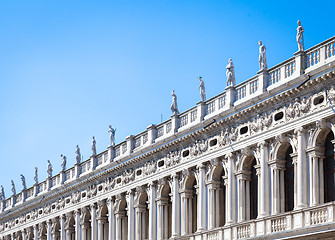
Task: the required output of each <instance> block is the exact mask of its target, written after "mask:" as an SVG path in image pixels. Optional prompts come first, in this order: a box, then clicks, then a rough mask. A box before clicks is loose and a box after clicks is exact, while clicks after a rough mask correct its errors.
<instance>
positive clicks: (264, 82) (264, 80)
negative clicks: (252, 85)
mask: <svg viewBox="0 0 335 240" xmlns="http://www.w3.org/2000/svg"><path fill="white" fill-rule="evenodd" d="M257 74H258V88H259V89H261V92H262V93H263V92H265V91H266V88H267V86H268V84H269V72H268V70H267V69H261V70H259V71H258V72H257Z"/></svg>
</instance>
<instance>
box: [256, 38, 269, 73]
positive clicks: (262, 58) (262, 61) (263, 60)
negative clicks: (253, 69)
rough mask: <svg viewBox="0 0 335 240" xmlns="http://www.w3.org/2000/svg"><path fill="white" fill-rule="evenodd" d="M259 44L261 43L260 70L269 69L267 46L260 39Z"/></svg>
mask: <svg viewBox="0 0 335 240" xmlns="http://www.w3.org/2000/svg"><path fill="white" fill-rule="evenodd" d="M258 44H259V58H258V61H259V69H260V70H267V69H268V65H267V63H266V47H265V45H264V44H263V43H262V41H259V42H258Z"/></svg>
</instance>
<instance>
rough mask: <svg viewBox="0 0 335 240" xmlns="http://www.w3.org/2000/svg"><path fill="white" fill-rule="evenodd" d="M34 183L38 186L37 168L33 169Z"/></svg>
mask: <svg viewBox="0 0 335 240" xmlns="http://www.w3.org/2000/svg"><path fill="white" fill-rule="evenodd" d="M34 181H35V185H38V167H35V175H34Z"/></svg>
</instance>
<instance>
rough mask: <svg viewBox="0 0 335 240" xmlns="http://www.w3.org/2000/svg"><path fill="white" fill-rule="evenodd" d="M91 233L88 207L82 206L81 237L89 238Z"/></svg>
mask: <svg viewBox="0 0 335 240" xmlns="http://www.w3.org/2000/svg"><path fill="white" fill-rule="evenodd" d="M91 234H92V230H91V213H90V211H89V208H88V207H83V208H82V209H81V238H82V239H86V240H89V239H90V238H91Z"/></svg>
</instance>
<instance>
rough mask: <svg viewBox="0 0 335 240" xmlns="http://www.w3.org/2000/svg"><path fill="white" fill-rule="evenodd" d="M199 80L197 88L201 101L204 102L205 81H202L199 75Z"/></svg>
mask: <svg viewBox="0 0 335 240" xmlns="http://www.w3.org/2000/svg"><path fill="white" fill-rule="evenodd" d="M199 82H200V86H199V90H200V97H201V101H202V102H204V101H206V90H205V83H204V81H202V77H199Z"/></svg>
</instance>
